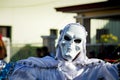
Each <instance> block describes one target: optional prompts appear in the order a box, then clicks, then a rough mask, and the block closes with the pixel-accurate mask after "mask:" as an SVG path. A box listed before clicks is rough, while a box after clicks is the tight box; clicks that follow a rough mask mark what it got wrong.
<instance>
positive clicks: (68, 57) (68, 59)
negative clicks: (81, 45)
mask: <svg viewBox="0 0 120 80" xmlns="http://www.w3.org/2000/svg"><path fill="white" fill-rule="evenodd" d="M79 55H80V52H79V53H78V54H77V55H76V56H75V58H74V59H72V60H70V58H71V57H70V56H67V59H66V58H64V57H63V60H65V61H72V62H73V61H74V60H76V59H77V57H78V56H79Z"/></svg>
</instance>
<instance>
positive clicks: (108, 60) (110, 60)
mask: <svg viewBox="0 0 120 80" xmlns="http://www.w3.org/2000/svg"><path fill="white" fill-rule="evenodd" d="M104 60H105V61H107V62H110V63H116V62H119V60H113V59H104Z"/></svg>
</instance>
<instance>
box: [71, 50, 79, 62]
mask: <svg viewBox="0 0 120 80" xmlns="http://www.w3.org/2000/svg"><path fill="white" fill-rule="evenodd" d="M79 55H80V52H79V53H78V54H77V55H76V56H75V58H74V59H73V60H72V62H73V61H74V60H75V59H76V58H77V57H78V56H79Z"/></svg>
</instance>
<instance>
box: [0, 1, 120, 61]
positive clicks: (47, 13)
mask: <svg viewBox="0 0 120 80" xmlns="http://www.w3.org/2000/svg"><path fill="white" fill-rule="evenodd" d="M119 4H120V2H119V0H0V34H2V36H3V37H4V43H5V45H6V48H7V57H6V59H5V60H6V61H7V62H9V61H17V60H20V59H24V58H27V57H30V56H36V49H37V48H39V47H42V46H47V47H48V49H49V51H50V52H51V53H53V54H55V46H56V42H57V39H58V36H59V32H60V30H61V29H62V28H63V27H64V26H65V25H66V24H68V23H73V22H79V23H81V24H82V25H84V26H85V27H86V30H87V31H88V37H87V55H88V57H90V58H92V57H97V58H100V59H104V60H110V61H111V60H112V61H114V60H118V59H119V58H120V53H119V52H120V50H119V46H120V45H119V43H120V35H119V34H120V32H119V30H120V5H119Z"/></svg>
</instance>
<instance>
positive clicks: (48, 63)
mask: <svg viewBox="0 0 120 80" xmlns="http://www.w3.org/2000/svg"><path fill="white" fill-rule="evenodd" d="M16 65H17V67H19V66H24V67H39V68H56V67H57V66H58V61H57V60H55V59H54V58H52V57H50V56H46V57H43V58H38V57H29V58H27V59H23V60H19V61H17V63H16Z"/></svg>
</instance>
